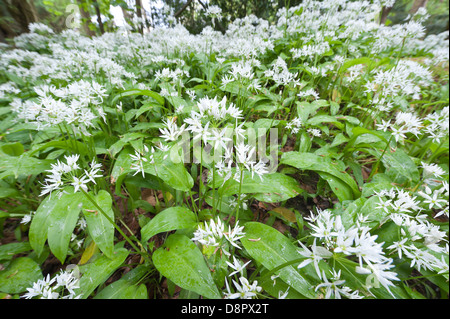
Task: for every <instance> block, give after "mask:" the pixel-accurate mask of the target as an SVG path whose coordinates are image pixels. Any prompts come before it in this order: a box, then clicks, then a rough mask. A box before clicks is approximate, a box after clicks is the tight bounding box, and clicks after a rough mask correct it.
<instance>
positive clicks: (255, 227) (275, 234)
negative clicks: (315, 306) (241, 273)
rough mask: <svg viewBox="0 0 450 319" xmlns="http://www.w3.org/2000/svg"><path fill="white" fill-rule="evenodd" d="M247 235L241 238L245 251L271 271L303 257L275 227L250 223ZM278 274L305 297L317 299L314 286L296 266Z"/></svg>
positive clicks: (247, 227) (281, 270)
mask: <svg viewBox="0 0 450 319" xmlns="http://www.w3.org/2000/svg"><path fill="white" fill-rule="evenodd" d="M245 233H246V234H245V237H244V238H241V243H242V245H243V246H244V248H245V250H246V251H247V252H248V253H249V255H250V256H252V258H253V259H255V260H256V261H257V262H259V263H261V264H262V265H263V266H264V267H265V268H267V269H268V270H269V271H270V270H272V269H274V268H276V267H278V266H280V265H282V264H285V263H287V262H289V261H291V260H295V259H298V258H300V257H301V255H300V254H299V253H298V252H297V248H296V247H295V246H294V245H293V244H292V242H291V241H290V240H289V239H288V238H286V237H285V236H283V234H281V233H280V232H279V231H278V230H276V229H275V228H273V227H270V226H267V225H265V224H263V223H258V222H248V223H246V224H245ZM277 274H279V276H280V278H281V279H282V280H283V281H284V282H285V283H287V284H289V286H291V287H292V288H294V289H295V290H296V291H297V292H299V293H300V294H301V295H302V296H303V297H307V298H314V297H315V295H314V292H313V290H312V289H311V288H312V287H313V285H312V284H311V283H310V282H308V281H307V280H306V279H305V278H304V277H303V276H302V274H301V273H300V272H299V271H298V270H297V269H296V267H295V266H293V265H289V266H286V267H284V268H281V269H280V270H278V271H277Z"/></svg>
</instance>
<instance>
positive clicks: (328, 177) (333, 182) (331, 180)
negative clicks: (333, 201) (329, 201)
mask: <svg viewBox="0 0 450 319" xmlns="http://www.w3.org/2000/svg"><path fill="white" fill-rule="evenodd" d="M318 174H319V175H320V177H322V179H324V180H325V181H326V182H327V183H328V185H329V186H330V188H331V191H332V192H333V193H334V194H335V195H336V197H337V198H338V199H339V201H340V202H342V201H344V200H352V199H353V192H352V189H351V187H350V186H348V185H347V184H346V183H344V182H343V181H342V180H341V179H339V178H336V177H335V176H334V175H332V174H328V173H325V172H318Z"/></svg>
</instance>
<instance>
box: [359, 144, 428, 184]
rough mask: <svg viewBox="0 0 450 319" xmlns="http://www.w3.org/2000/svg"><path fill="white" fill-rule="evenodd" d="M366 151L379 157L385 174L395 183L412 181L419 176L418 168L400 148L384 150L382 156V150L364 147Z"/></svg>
mask: <svg viewBox="0 0 450 319" xmlns="http://www.w3.org/2000/svg"><path fill="white" fill-rule="evenodd" d="M366 150H367V152H368V153H370V154H372V155H373V156H375V157H376V158H377V159H379V158H381V162H382V163H383V166H384V167H385V172H384V173H385V174H386V175H387V176H389V177H390V178H391V179H392V181H393V182H395V183H397V184H404V183H414V182H417V181H418V180H419V178H420V174H419V170H418V168H417V165H416V164H415V163H414V161H413V160H412V159H411V157H409V155H408V154H406V153H405V151H404V150H403V149H401V148H397V149H395V150H389V149H388V150H386V152H385V153H384V155H383V157H381V156H382V154H383V150H378V149H366Z"/></svg>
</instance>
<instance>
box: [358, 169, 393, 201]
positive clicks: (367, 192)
mask: <svg viewBox="0 0 450 319" xmlns="http://www.w3.org/2000/svg"><path fill="white" fill-rule="evenodd" d="M393 187H395V184H394V183H393V182H392V180H391V179H390V178H389V176H387V175H386V174H383V173H378V174H375V175H374V177H373V178H372V180H371V181H370V182H369V183H364V185H363V187H362V191H361V196H363V197H369V196H372V195H373V194H375V192H379V191H381V190H390V189H391V188H393Z"/></svg>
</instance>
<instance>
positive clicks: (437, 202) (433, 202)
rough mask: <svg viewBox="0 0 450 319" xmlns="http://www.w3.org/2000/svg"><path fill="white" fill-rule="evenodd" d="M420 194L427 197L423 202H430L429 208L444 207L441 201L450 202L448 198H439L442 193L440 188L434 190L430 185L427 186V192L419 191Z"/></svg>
mask: <svg viewBox="0 0 450 319" xmlns="http://www.w3.org/2000/svg"><path fill="white" fill-rule="evenodd" d="M418 194H419V195H420V196H421V197H423V198H424V199H425V200H424V201H423V203H425V204H429V206H428V209H432V208H434V207H437V208H442V204H441V203H447V202H448V201H447V200H446V199H442V198H438V197H440V195H441V194H440V191H439V190H435V191H434V192H432V191H431V189H430V188H429V187H428V186H426V187H425V192H423V191H419V192H418Z"/></svg>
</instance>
